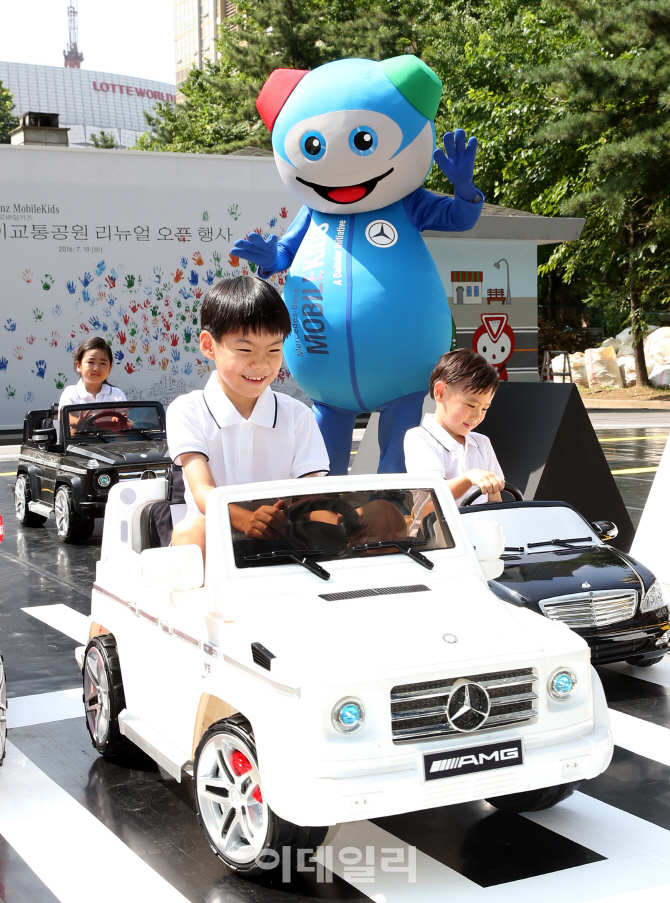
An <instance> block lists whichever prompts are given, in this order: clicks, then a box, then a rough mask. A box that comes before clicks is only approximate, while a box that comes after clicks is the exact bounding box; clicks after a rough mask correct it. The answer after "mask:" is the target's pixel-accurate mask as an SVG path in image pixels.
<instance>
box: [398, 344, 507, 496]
mask: <svg viewBox="0 0 670 903" xmlns="http://www.w3.org/2000/svg"><path fill="white" fill-rule="evenodd" d="M497 388H498V374H497V372H496V370H495V368H494V367H492V366H491V364H489V363H488V361H486V360H485V359H484V358H483V357H482V356H481V355H480V354H476V353H475V352H474V351H469V350H468V349H467V348H458V349H457V350H456V351H450V352H448V353H447V354H443V355H442V357H441V358H440V359H439V361H438V362H437V364H436V365H435V368H434V369H433V372H432V373H431V376H430V395H431V398H434V399H435V402H436V407H435V413H434V414H432V415H431V414H426V415H425V416H424V418H423V422H422V423H421V426H418V427H415V428H414V429H411V430H408V431H407V433H406V434H405V464H406V467H407V472H408V473H420V474H422V475H423V474H428V473H430V474H437V475H439V476H440V477H442V478H443V479H445V480H446V481H447V485H448V486H449V489H451V492H452V494H453V496H454V498H455V499H456V502H457V503H458V502H460V500H461V499H462V498H463V496H464V495H465V493H466V492H467V491H468V490H469V489H470V488H471V487H472V486H479V487H480V489H481V490H482V493H483V495H482V496H481V497H480V498H479V499H477V500H476V502H480V503H481V502H487V501H489V502H499V501H501V498H500V492H501V490H502V489H503V488H504V485H505V478H504V477H503V474H502V470H501V468H500V464H498V459H497V458H496V456H495V452H494V451H493V446H492V445H491V440H490V439H489V438H488V436H484V435H483V434H482V433H475V432H473V431H474V429H475V427H476V426H478V425H479V424H480V423H481V422H482V420H483V419H484V417H485V415H486V412H487V411H488V409H489V407H490V406H491V402H492V401H493V396H494V395H495V392H496V389H497Z"/></svg>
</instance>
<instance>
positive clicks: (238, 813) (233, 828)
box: [195, 731, 269, 865]
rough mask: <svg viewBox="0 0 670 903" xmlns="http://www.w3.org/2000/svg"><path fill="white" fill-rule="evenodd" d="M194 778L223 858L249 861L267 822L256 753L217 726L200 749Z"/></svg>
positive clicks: (204, 820)
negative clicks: (217, 729)
mask: <svg viewBox="0 0 670 903" xmlns="http://www.w3.org/2000/svg"><path fill="white" fill-rule="evenodd" d="M195 784H196V793H197V795H198V808H199V810H200V815H201V818H202V823H203V827H204V828H205V830H206V832H207V834H208V835H209V837H210V838H211V841H212V843H213V844H215V846H216V848H217V850H218V851H219V853H220V854H221V856H222V858H223V859H224V860H230V861H231V862H232V863H234V864H235V865H246V864H247V863H251V862H253V861H254V860H255V859H256V857H257V856H259V855H260V853H261V851H262V850H263V849H264V847H265V845H266V838H267V834H268V822H269V812H268V807H267V804H266V803H265V802H263V795H262V790H261V778H260V774H259V772H258V765H257V763H256V757H255V754H254V753H253V752H252V751H251V749H249V747H248V746H247V745H246V744H245V743H244V742H242V740H241V739H239V738H238V737H236V736H235V735H234V734H232V733H228V732H227V731H220V732H217V733H216V734H214V735H213V736H211V737H210V738H209V740H207V742H206V743H205V745H204V747H203V748H202V749H201V750H200V755H199V756H198V762H197V772H196V781H195Z"/></svg>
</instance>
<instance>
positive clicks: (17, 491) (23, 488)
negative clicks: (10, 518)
mask: <svg viewBox="0 0 670 903" xmlns="http://www.w3.org/2000/svg"><path fill="white" fill-rule="evenodd" d="M31 501H32V493H31V491H30V481H29V479H28V475H27V474H25V473H20V474H19V475H18V476H17V478H16V483H15V484H14V511H15V512H16V519H17V521H18V522H19V523H20V524H21V526H22V527H41V526H42V524H45V523H46V521H47V519H46V517H44V516H43V515H41V514H35V513H34V512H33V511H31V510H30V508H29V507H28V503H29V502H31Z"/></svg>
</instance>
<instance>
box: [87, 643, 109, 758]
mask: <svg viewBox="0 0 670 903" xmlns="http://www.w3.org/2000/svg"><path fill="white" fill-rule="evenodd" d="M84 709H85V712H86V721H87V724H88V730H89V733H90V735H91V738H92V739H93V740H94V741H95V743H96V745H97V746H98V747H103V746H104V745H105V743H106V742H107V739H108V735H109V712H110V695H109V681H108V680H107V671H106V670H105V664H104V662H103V660H102V656H101V655H100V652H99V651H98V649H97V648H96V647H95V646H91V647H89V649H88V651H87V654H86V659H85V661H84Z"/></svg>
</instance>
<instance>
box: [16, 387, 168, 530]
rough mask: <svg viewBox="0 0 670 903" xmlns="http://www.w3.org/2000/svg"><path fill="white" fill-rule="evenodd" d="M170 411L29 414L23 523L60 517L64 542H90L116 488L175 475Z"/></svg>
mask: <svg viewBox="0 0 670 903" xmlns="http://www.w3.org/2000/svg"><path fill="white" fill-rule="evenodd" d="M170 466H171V461H170V458H169V457H168V453H167V442H166V438H165V411H164V409H163V405H162V404H161V403H160V402H158V401H134V402H104V403H88V404H78V405H66V406H64V407H62V408H61V409H60V413H59V412H58V406H57V405H53V406H52V408H51V410H44V411H29V412H28V414H26V417H25V420H24V423H23V444H22V446H21V454H20V455H19V466H18V470H17V474H16V485H15V487H14V500H15V509H16V516H17V518H18V521H19V523H20V524H22V525H23V526H26V527H37V526H41V525H42V524H44V523H45V521H46V520H47V518H48V517H49V515H50V514H51V513H52V512H53V513H54V514H55V517H56V529H57V531H58V536H59V538H60V539H61V540H62V541H63V542H70V543H75V542H83V541H84V540H86V539H88V538H89V537H90V535H91V533H92V532H93V527H94V522H95V521H94V519H95V518H96V517H103V516H104V513H105V504H106V502H107V496H108V494H109V490H110V488H111V487H112V486H113V485H114V484H115V483H118V482H123V481H125V480H148V479H153V478H155V477H165V476H167V475H168V473H169V470H170Z"/></svg>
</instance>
